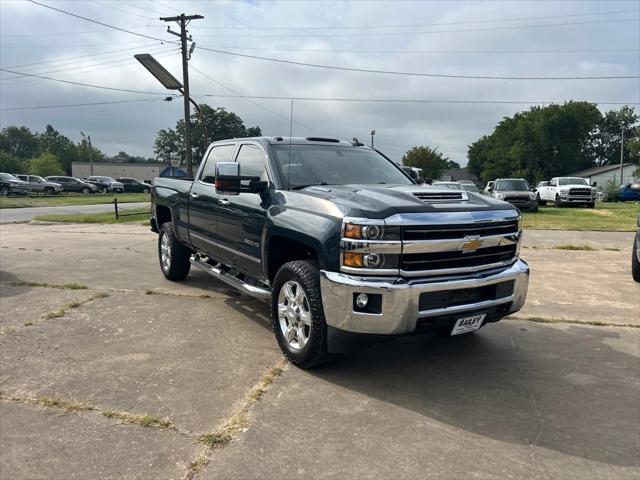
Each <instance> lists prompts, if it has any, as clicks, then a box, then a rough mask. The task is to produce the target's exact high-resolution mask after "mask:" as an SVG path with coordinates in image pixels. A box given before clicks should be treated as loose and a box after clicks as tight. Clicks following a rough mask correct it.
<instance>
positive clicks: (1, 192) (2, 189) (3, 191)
mask: <svg viewBox="0 0 640 480" xmlns="http://www.w3.org/2000/svg"><path fill="white" fill-rule="evenodd" d="M0 195H1V196H3V197H6V196H7V195H9V187H0Z"/></svg>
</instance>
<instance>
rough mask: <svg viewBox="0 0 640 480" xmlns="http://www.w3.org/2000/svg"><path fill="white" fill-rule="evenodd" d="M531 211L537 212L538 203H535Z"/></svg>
mask: <svg viewBox="0 0 640 480" xmlns="http://www.w3.org/2000/svg"><path fill="white" fill-rule="evenodd" d="M531 211H532V212H533V213H537V212H538V205H534V206H533V207H531Z"/></svg>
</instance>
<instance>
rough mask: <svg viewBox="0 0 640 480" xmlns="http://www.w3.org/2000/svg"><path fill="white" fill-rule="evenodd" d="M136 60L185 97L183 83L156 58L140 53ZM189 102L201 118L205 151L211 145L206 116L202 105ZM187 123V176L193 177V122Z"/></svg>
mask: <svg viewBox="0 0 640 480" xmlns="http://www.w3.org/2000/svg"><path fill="white" fill-rule="evenodd" d="M133 57H134V58H135V59H136V60H138V61H139V62H140V63H141V64H142V66H143V67H144V68H146V69H147V70H148V71H149V73H151V75H153V76H154V77H155V78H156V80H158V81H159V82H160V83H161V84H162V85H163V86H164V88H166V89H167V90H178V91H179V92H180V93H181V94H182V96H185V92H184V86H183V85H182V83H180V82H179V81H178V79H177V78H176V77H174V76H173V75H171V72H169V70H167V69H166V68H164V67H163V66H162V65H161V64H160V62H158V61H157V60H156V59H155V58H153V57H152V56H151V55H150V54H148V53H139V54H137V55H134V56H133ZM188 98H189V102H191V104H192V105H193V106H194V107H195V109H196V111H197V112H198V115H199V116H200V121H201V122H202V129H203V133H204V150H206V149H207V145H208V143H209V135H208V132H207V124H206V122H205V121H204V116H203V115H202V110H200V105H198V103H197V102H196V101H195V100H194V99H193V98H191V96H189V97H188ZM165 100H166V101H171V100H172V97H166V98H165ZM184 122H185V137H188V141H185V144H186V145H187V151H186V152H185V153H186V159H187V175H188V176H189V177H193V162H192V161H191V121H190V119H189V118H185V119H184ZM185 140H186V139H185Z"/></svg>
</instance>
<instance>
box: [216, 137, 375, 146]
mask: <svg viewBox="0 0 640 480" xmlns="http://www.w3.org/2000/svg"><path fill="white" fill-rule="evenodd" d="M230 140H233V141H239V140H255V141H262V142H268V143H270V144H271V145H289V144H290V143H291V145H340V146H343V147H365V146H366V145H364V144H362V143H360V142H358V143H357V144H356V142H355V140H354V141H351V142H348V141H345V140H340V139H337V138H331V137H246V138H245V137H243V138H233V139H228V140H218V141H217V142H215V143H219V142H224V141H230ZM367 148H369V147H367Z"/></svg>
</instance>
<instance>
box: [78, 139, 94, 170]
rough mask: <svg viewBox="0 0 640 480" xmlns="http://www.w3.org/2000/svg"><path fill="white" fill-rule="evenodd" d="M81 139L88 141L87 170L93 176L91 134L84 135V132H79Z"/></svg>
mask: <svg viewBox="0 0 640 480" xmlns="http://www.w3.org/2000/svg"><path fill="white" fill-rule="evenodd" d="M80 135H82V139H83V140H87V141H88V142H89V172H90V173H91V176H92V177H93V152H92V151H91V135H85V134H84V132H80Z"/></svg>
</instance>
